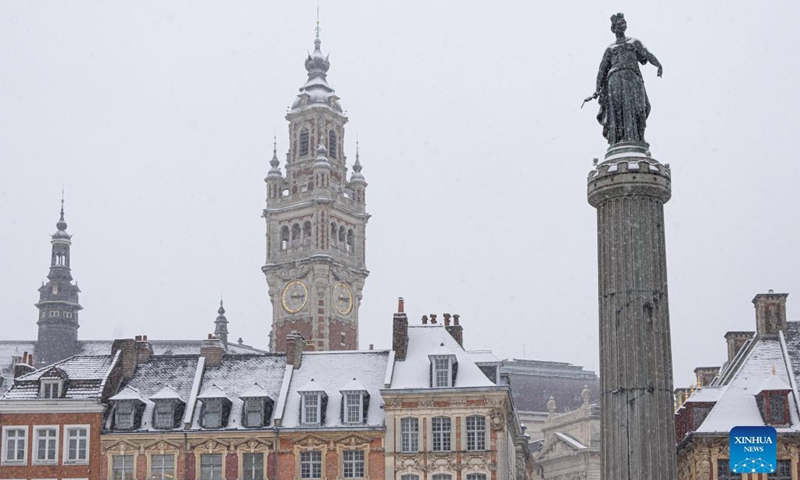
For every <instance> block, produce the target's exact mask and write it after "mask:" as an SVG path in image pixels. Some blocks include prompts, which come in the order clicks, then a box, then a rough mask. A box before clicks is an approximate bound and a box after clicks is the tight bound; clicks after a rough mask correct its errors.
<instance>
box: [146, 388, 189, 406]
mask: <svg viewBox="0 0 800 480" xmlns="http://www.w3.org/2000/svg"><path fill="white" fill-rule="evenodd" d="M150 400H180V401H181V402H185V400H184V399H183V398H181V395H180V394H179V393H178V392H176V391H175V389H174V388H172V387H171V386H169V385H166V386H165V387H164V388H162V389H161V390H159V391H158V392H156V393H155V394H153V395H151V396H150Z"/></svg>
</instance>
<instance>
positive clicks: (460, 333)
mask: <svg viewBox="0 0 800 480" xmlns="http://www.w3.org/2000/svg"><path fill="white" fill-rule="evenodd" d="M459 317H460V315H458V314H455V315H453V324H452V325H450V314H449V313H445V314H444V328H445V330H447V331H448V333H450V335H452V336H453V338H455V339H456V342H458V344H459V345H460V346H461V348H464V327H462V326H461V325H460V323H459V320H458V319H459Z"/></svg>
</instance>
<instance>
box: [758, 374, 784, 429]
mask: <svg viewBox="0 0 800 480" xmlns="http://www.w3.org/2000/svg"><path fill="white" fill-rule="evenodd" d="M791 391H792V390H791V388H790V387H789V385H787V384H786V383H785V382H783V381H782V380H781V379H780V378H778V377H777V376H776V375H775V371H774V367H773V372H772V375H771V376H770V377H769V378H768V379H767V380H764V382H763V383H762V384H761V389H760V391H759V392H758V394H757V395H756V403H757V404H758V409H759V411H760V412H761V418H763V419H764V423H765V424H767V425H771V426H775V427H778V426H786V425H788V424H789V423H790V422H789V393H791Z"/></svg>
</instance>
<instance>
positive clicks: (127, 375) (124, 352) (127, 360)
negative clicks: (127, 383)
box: [111, 337, 141, 381]
mask: <svg viewBox="0 0 800 480" xmlns="http://www.w3.org/2000/svg"><path fill="white" fill-rule="evenodd" d="M140 339H141V337H140ZM117 352H120V361H121V363H122V380H123V381H124V380H130V379H132V378H133V374H135V373H136V365H137V363H138V358H137V357H138V355H137V353H136V339H135V338H118V339H116V340H114V343H112V344H111V355H115V354H116V353H117Z"/></svg>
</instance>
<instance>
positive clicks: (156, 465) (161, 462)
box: [150, 455, 175, 480]
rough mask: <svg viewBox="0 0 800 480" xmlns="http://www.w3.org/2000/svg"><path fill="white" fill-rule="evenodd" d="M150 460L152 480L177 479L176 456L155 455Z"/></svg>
mask: <svg viewBox="0 0 800 480" xmlns="http://www.w3.org/2000/svg"><path fill="white" fill-rule="evenodd" d="M150 459H151V460H150V462H151V463H150V480H173V479H174V478H175V455H153V456H152V457H150Z"/></svg>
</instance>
